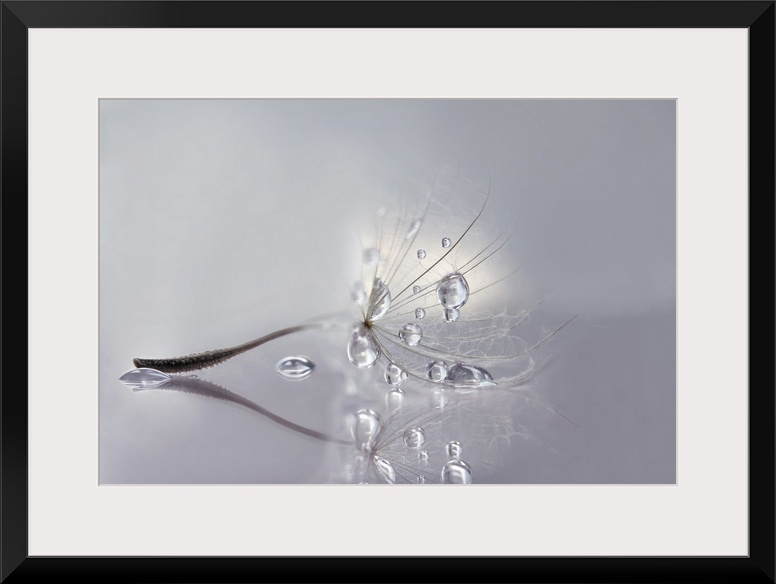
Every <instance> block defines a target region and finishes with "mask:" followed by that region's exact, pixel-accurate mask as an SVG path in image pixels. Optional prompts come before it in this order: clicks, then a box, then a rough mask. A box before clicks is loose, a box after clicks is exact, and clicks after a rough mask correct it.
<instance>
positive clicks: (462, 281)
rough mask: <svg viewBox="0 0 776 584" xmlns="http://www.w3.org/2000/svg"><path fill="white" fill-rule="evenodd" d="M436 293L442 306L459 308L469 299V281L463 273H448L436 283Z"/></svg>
mask: <svg viewBox="0 0 776 584" xmlns="http://www.w3.org/2000/svg"><path fill="white" fill-rule="evenodd" d="M436 295H437V300H439V303H440V304H441V305H442V308H461V306H463V305H464V304H466V301H467V300H468V299H469V283H468V282H467V281H466V278H464V277H463V274H460V273H458V272H455V273H453V274H448V275H447V276H445V277H444V278H442V279H441V280H440V281H439V284H437V289H436Z"/></svg>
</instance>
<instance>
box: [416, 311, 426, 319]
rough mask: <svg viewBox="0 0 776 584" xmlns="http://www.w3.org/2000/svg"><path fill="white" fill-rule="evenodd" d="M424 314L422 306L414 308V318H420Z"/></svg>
mask: <svg viewBox="0 0 776 584" xmlns="http://www.w3.org/2000/svg"><path fill="white" fill-rule="evenodd" d="M424 316H426V311H425V309H423V308H416V309H415V318H417V319H418V320H420V319H422V318H423V317H424Z"/></svg>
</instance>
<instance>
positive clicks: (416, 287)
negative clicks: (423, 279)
mask: <svg viewBox="0 0 776 584" xmlns="http://www.w3.org/2000/svg"><path fill="white" fill-rule="evenodd" d="M418 292H420V286H418V285H417V284H415V285H414V286H413V287H412V293H413V294H417V293H418Z"/></svg>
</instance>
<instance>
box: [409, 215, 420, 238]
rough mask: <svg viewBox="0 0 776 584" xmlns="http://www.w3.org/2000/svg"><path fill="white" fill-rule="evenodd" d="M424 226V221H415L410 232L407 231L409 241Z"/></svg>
mask: <svg viewBox="0 0 776 584" xmlns="http://www.w3.org/2000/svg"><path fill="white" fill-rule="evenodd" d="M422 224H423V220H422V219H415V221H413V222H412V225H410V228H409V231H407V239H412V238H413V237H415V234H416V233H417V232H418V231H419V230H420V226H421V225H422Z"/></svg>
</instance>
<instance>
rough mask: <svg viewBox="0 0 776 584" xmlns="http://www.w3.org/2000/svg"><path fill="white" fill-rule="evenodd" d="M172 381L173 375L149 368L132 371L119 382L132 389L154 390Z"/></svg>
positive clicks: (120, 378)
mask: <svg viewBox="0 0 776 584" xmlns="http://www.w3.org/2000/svg"><path fill="white" fill-rule="evenodd" d="M170 379H172V375H167V374H166V373H162V372H161V371H157V370H156V369H150V368H148V367H141V368H140V369H132V370H131V371H127V372H126V373H125V374H124V375H122V376H121V377H119V381H121V382H123V383H124V384H125V385H128V386H129V387H131V388H132V389H153V388H155V387H159V386H160V385H164V384H165V383H167V382H168V381H170Z"/></svg>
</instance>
